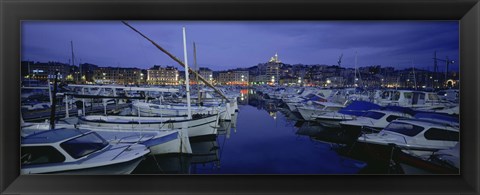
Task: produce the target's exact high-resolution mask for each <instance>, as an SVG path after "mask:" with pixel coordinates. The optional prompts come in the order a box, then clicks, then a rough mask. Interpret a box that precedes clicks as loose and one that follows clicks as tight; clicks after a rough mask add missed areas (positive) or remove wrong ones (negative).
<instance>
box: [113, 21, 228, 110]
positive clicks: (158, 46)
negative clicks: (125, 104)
mask: <svg viewBox="0 0 480 195" xmlns="http://www.w3.org/2000/svg"><path fill="white" fill-rule="evenodd" d="M122 23H123V24H125V25H126V26H128V27H129V28H130V29H132V30H133V31H135V32H136V33H138V34H139V35H140V36H142V37H143V38H145V39H147V40H148V41H149V42H150V43H152V44H153V45H154V46H155V47H156V48H157V49H159V50H160V51H162V52H163V53H165V54H166V55H167V56H168V57H170V58H172V59H173V60H174V61H175V62H177V63H178V64H179V65H180V66H182V67H185V64H184V63H183V62H182V61H181V60H179V59H178V58H177V57H175V56H174V55H172V54H171V53H170V52H168V51H167V50H165V49H164V48H163V47H161V46H160V45H158V44H157V43H156V42H155V41H153V40H151V39H150V38H148V37H147V36H145V35H144V34H142V33H141V32H140V31H138V30H137V29H135V28H133V27H132V26H131V25H130V24H128V23H127V22H125V21H122ZM186 70H188V71H190V72H192V73H193V74H195V75H198V78H199V79H200V80H201V81H203V82H204V83H205V85H207V86H208V87H211V88H212V89H213V90H214V91H215V92H217V93H218V94H220V96H222V97H223V98H224V99H225V100H226V101H227V102H230V100H229V99H228V98H227V96H225V95H224V94H223V93H222V92H221V91H220V90H218V89H217V88H215V86H213V85H212V84H211V83H209V82H208V81H207V80H206V79H205V78H203V77H202V75H199V74H198V73H197V72H196V71H194V70H192V69H191V68H186Z"/></svg>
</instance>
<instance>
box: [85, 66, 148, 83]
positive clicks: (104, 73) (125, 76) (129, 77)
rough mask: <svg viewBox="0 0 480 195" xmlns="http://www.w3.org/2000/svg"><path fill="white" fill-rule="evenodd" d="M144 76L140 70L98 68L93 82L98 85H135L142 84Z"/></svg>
mask: <svg viewBox="0 0 480 195" xmlns="http://www.w3.org/2000/svg"><path fill="white" fill-rule="evenodd" d="M144 76H145V75H144V74H143V73H142V70H141V69H138V68H120V67H98V68H97V69H95V70H94V76H93V80H94V82H95V83H97V84H118V85H134V84H142V83H143V77H144Z"/></svg>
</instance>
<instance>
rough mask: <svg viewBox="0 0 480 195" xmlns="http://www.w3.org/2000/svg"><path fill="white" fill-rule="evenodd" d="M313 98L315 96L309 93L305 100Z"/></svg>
mask: <svg viewBox="0 0 480 195" xmlns="http://www.w3.org/2000/svg"><path fill="white" fill-rule="evenodd" d="M313 96H315V94H311V93H310V94H308V95H307V96H305V99H310V98H312V97H313Z"/></svg>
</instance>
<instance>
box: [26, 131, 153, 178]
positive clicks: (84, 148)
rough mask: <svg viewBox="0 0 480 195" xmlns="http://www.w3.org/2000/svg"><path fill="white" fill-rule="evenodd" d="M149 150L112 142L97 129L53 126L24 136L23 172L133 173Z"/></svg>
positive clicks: (144, 147)
mask: <svg viewBox="0 0 480 195" xmlns="http://www.w3.org/2000/svg"><path fill="white" fill-rule="evenodd" d="M149 152H150V150H148V149H147V147H146V146H144V145H141V144H110V143H108V142H107V141H106V140H105V139H103V138H102V137H101V136H99V135H98V134H97V133H95V132H93V131H90V130H81V129H54V130H48V131H42V132H40V133H35V134H31V135H29V136H27V137H25V138H22V144H21V159H20V161H21V173H22V174H44V173H48V174H130V173H131V172H132V171H133V170H134V169H135V168H136V167H137V165H138V164H139V163H140V161H141V160H142V159H143V157H144V156H145V155H146V154H148V153H149Z"/></svg>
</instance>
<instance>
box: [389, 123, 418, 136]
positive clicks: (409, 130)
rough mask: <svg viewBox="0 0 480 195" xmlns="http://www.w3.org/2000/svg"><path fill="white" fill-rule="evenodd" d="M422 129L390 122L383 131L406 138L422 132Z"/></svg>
mask: <svg viewBox="0 0 480 195" xmlns="http://www.w3.org/2000/svg"><path fill="white" fill-rule="evenodd" d="M423 129H424V128H423V127H420V126H417V125H412V124H408V123H399V122H392V123H390V124H388V125H387V127H385V129H384V131H392V132H396V133H400V134H402V135H407V136H410V137H412V136H415V135H417V134H419V133H420V132H422V131H423Z"/></svg>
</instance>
